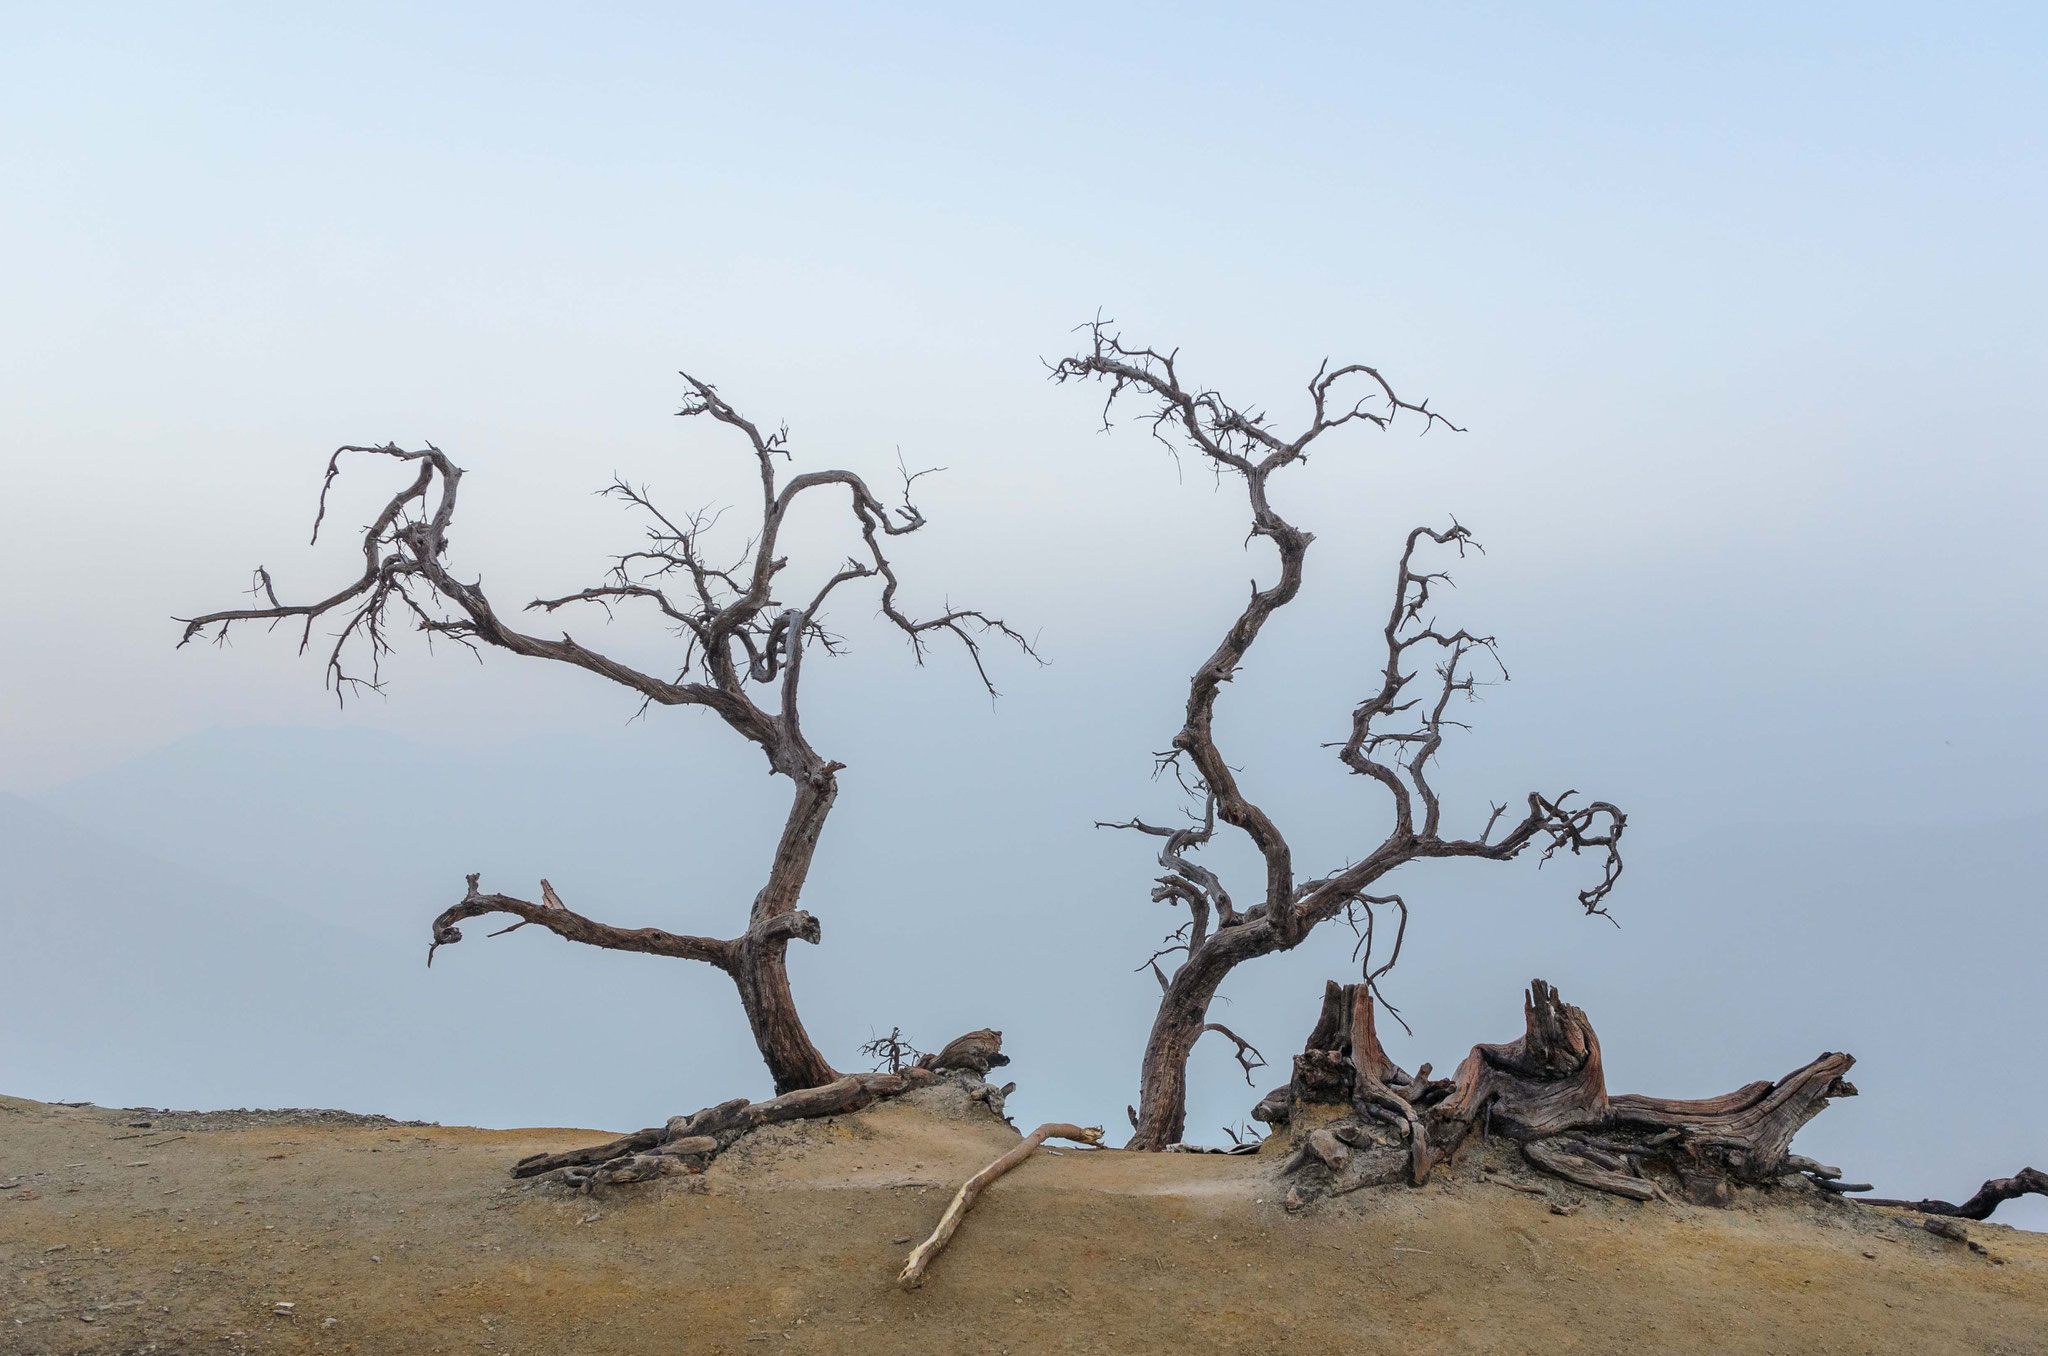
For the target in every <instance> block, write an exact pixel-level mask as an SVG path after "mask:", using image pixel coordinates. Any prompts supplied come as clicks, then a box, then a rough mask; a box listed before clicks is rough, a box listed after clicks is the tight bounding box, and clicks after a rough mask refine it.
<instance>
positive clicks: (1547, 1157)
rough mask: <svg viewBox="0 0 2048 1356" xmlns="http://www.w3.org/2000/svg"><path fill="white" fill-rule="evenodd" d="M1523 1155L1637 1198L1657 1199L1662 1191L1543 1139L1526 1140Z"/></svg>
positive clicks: (1570, 1177) (1571, 1178) (1555, 1171)
mask: <svg viewBox="0 0 2048 1356" xmlns="http://www.w3.org/2000/svg"><path fill="white" fill-rule="evenodd" d="M1522 1155H1523V1157H1525V1158H1527V1159H1528V1160H1529V1161H1530V1162H1531V1163H1533V1164H1535V1165H1536V1166H1537V1167H1539V1168H1541V1169H1543V1171H1545V1172H1547V1173H1550V1174H1552V1175H1553V1176H1557V1177H1562V1178H1564V1179H1565V1180H1566V1181H1567V1182H1575V1183H1577V1184H1578V1185H1580V1186H1582V1187H1589V1188H1591V1189H1592V1190H1594V1191H1606V1192H1611V1193H1612V1194H1614V1195H1616V1196H1626V1197H1628V1198H1629V1199H1630V1200H1636V1201H1648V1200H1654V1199H1655V1198H1656V1197H1657V1196H1659V1195H1661V1194H1662V1193H1660V1192H1659V1191H1658V1190H1657V1188H1656V1187H1654V1186H1652V1185H1651V1184H1650V1183H1648V1182H1645V1181H1642V1180H1641V1179H1639V1178H1635V1177H1630V1176H1627V1175H1626V1174H1623V1173H1619V1172H1616V1171H1614V1170H1613V1169H1611V1168H1603V1167H1601V1166H1600V1165H1599V1164H1597V1163H1593V1162H1591V1161H1589V1160H1587V1159H1586V1158H1584V1157H1582V1156H1581V1155H1579V1154H1574V1153H1569V1152H1566V1151H1565V1150H1564V1149H1561V1148H1558V1147H1555V1146H1553V1145H1551V1144H1548V1143H1546V1142H1544V1141H1542V1140H1531V1141H1529V1142H1528V1143H1526V1144H1524V1145H1523V1146H1522Z"/></svg>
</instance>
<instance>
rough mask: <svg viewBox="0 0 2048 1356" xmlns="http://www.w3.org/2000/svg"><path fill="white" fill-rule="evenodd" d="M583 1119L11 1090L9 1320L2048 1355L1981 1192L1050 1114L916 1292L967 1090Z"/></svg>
mask: <svg viewBox="0 0 2048 1356" xmlns="http://www.w3.org/2000/svg"><path fill="white" fill-rule="evenodd" d="M138 1121H149V1122H151V1124H148V1125H138V1124H131V1122H138ZM597 1137H600V1136H599V1132H593V1131H589V1130H568V1129H538V1130H474V1129H467V1128H457V1127H442V1126H421V1125H403V1124H399V1123H396V1122H392V1121H387V1120H384V1119H382V1118H379V1117H357V1116H349V1115H346V1114H344V1113H332V1112H329V1113H288V1112H287V1113H275V1112H268V1113H208V1114H206V1115H194V1114H191V1113H148V1112H133V1111H126V1112H124V1111H111V1110H107V1109H103V1108H96V1107H78V1108H66V1107H58V1106H51V1105H46V1104H43V1103H38V1102H24V1101H16V1100H11V1099H5V1098H0V1187H4V1188H5V1189H4V1190H0V1351H4V1352H7V1353H20V1354H21V1356H34V1354H37V1353H46V1352H49V1353H56V1352H65V1353H69V1352H94V1353H99V1352H106V1353H116V1352H118V1353H130V1352H135V1353H199V1352H206V1353H233V1352H360V1353H365V1354H366V1356H370V1354H374V1356H384V1354H385V1353H392V1354H394V1356H395V1354H399V1353H413V1352H471V1353H478V1352H500V1353H519V1354H521V1356H525V1354H529V1353H534V1354H539V1353H574V1354H575V1356H599V1354H601V1353H612V1352H664V1353H666V1352H692V1353H695V1352H729V1353H752V1352H757V1351H791V1352H821V1353H822V1352H855V1351H859V1352H863V1353H875V1352H899V1351H900V1352H947V1353H952V1352H969V1351H971V1352H986V1353H1003V1352H1016V1353H1027V1352H1028V1353H1039V1352H1083V1351H1089V1352H1112V1353H1125V1352H1130V1353H1137V1352H1169V1351H1216V1352H1247V1353H1268V1352H1270V1353H1283V1352H1284V1353H1288V1354H1289V1356H1295V1354H1296V1353H1302V1352H1331V1353H1336V1352H1344V1353H1354V1352H1400V1353H1403V1356H1415V1354H1416V1353H1426V1352H1516V1351H1536V1350H1542V1351H1545V1352H1631V1353H1634V1352H1662V1351H1709V1350H1711V1351H1726V1352H1782V1353H1788V1356H1789V1354H1790V1353H1809V1352H1893V1351H1899V1352H1905V1351H1911V1352H1994V1353H2011V1354H2013V1356H2017V1354H2018V1353H2048V1236H2043V1235H2036V1234H2027V1233H2016V1232H2014V1231H2012V1230H2009V1229H2004V1228H2001V1227H1999V1226H1996V1225H1982V1224H1980V1225H1971V1226H1969V1227H1970V1234H1971V1237H1972V1238H1973V1239H1975V1240H1976V1241H1978V1242H1979V1243H1981V1244H1982V1245H1983V1246H1985V1247H1986V1248H1988V1249H1989V1251H1990V1253H1991V1257H1989V1258H1987V1257H1985V1256H1980V1255H1977V1254H1974V1253H1972V1252H1970V1251H1969V1250H1968V1249H1967V1248H1966V1247H1964V1246H1963V1245H1962V1244H1959V1243H1955V1242H1950V1241H1947V1240H1944V1239H1940V1238H1937V1237H1935V1236H1933V1235H1931V1234H1929V1233H1927V1232H1925V1231H1924V1230H1922V1229H1921V1228H1920V1227H1919V1220H1918V1219H1917V1218H1916V1217H1913V1216H1905V1215H1895V1214H1893V1213H1891V1212H1887V1211H1878V1210H1872V1209H1868V1208H1865V1207H1858V1206H1852V1205H1847V1204H1843V1203H1840V1202H1832V1201H1826V1200H1821V1199H1818V1198H1817V1197H1815V1196H1809V1195H1807V1194H1805V1193H1798V1194H1793V1195H1790V1196H1789V1199H1788V1195H1787V1194H1786V1193H1774V1194H1773V1195H1772V1196H1771V1197H1769V1198H1763V1197H1757V1198H1752V1199H1745V1200H1742V1201H1739V1202H1738V1203H1737V1205H1736V1207H1735V1208H1731V1209H1727V1210H1712V1209H1696V1208H1693V1207H1684V1206H1667V1205H1662V1204H1654V1205H1649V1206H1636V1205H1633V1204H1631V1203H1629V1202H1625V1201H1619V1200H1610V1199H1607V1198H1594V1199H1584V1198H1582V1197H1581V1195H1580V1194H1579V1193H1577V1192H1575V1191H1572V1190H1570V1189H1568V1188H1563V1187H1560V1186H1557V1185H1555V1184H1552V1185H1551V1186H1549V1187H1548V1188H1547V1190H1548V1193H1549V1194H1547V1195H1542V1196H1539V1195H1535V1194H1528V1193H1524V1192H1520V1191H1515V1190H1511V1189H1508V1188H1507V1187H1506V1186H1504V1185H1503V1184H1502V1183H1503V1181H1507V1180H1512V1181H1518V1182H1521V1183H1523V1184H1525V1185H1527V1184H1533V1183H1534V1182H1535V1179H1532V1178H1529V1177H1526V1176H1522V1175H1520V1173H1519V1170H1518V1169H1516V1168H1515V1166H1514V1165H1513V1164H1512V1163H1511V1162H1510V1160H1509V1157H1508V1156H1507V1155H1506V1154H1503V1153H1500V1152H1498V1150H1494V1149H1488V1148H1487V1147H1485V1146H1480V1147H1478V1148H1476V1149H1474V1150H1471V1151H1468V1152H1467V1153H1466V1154H1464V1155H1462V1156H1461V1159H1460V1162H1459V1164H1458V1165H1457V1168H1456V1170H1455V1171H1454V1172H1452V1173H1450V1174H1448V1175H1447V1176H1446V1177H1445V1179H1444V1180H1442V1181H1439V1182H1434V1183H1432V1184H1431V1185H1430V1186H1428V1187H1425V1188H1423V1189H1421V1190H1408V1189H1406V1188H1401V1187H1385V1188H1373V1189H1369V1190H1365V1191H1359V1192H1355V1193H1352V1194H1349V1195H1345V1196H1342V1197H1340V1198H1337V1199H1334V1200H1329V1201H1325V1202H1323V1203H1322V1204H1320V1205H1317V1206H1315V1207H1312V1208H1311V1209H1309V1210H1307V1211H1305V1212H1303V1213H1300V1214H1289V1213H1287V1212H1286V1211H1285V1210H1284V1209H1283V1208H1282V1206H1281V1204H1280V1199H1281V1194H1282V1190H1281V1187H1280V1186H1278V1185H1276V1178H1275V1173H1276V1171H1277V1167H1278V1164H1277V1162H1276V1161H1275V1156H1274V1155H1262V1156H1258V1157H1245V1158H1229V1157H1221V1156H1214V1157H1211V1156H1197V1155H1136V1154H1123V1153H1119V1152H1113V1151H1112V1152H1094V1153H1091V1152H1087V1151H1083V1150H1077V1149H1068V1150H1064V1151H1062V1152H1060V1153H1059V1154H1057V1155H1047V1154H1040V1155H1038V1156H1036V1157H1034V1158H1033V1159H1032V1160H1031V1161H1030V1162H1028V1163H1026V1164H1025V1165H1024V1166H1023V1167H1021V1168H1019V1169H1018V1170H1017V1171H1016V1172H1014V1173H1012V1174H1011V1175H1010V1176H1008V1177H1006V1178H1005V1179H1004V1180H1003V1181H1002V1182H1001V1183H999V1184H998V1185H997V1186H995V1187H993V1188H991V1189H990V1191H989V1192H988V1194H987V1195H986V1196H985V1197H984V1198H983V1200H982V1203H981V1204H980V1205H979V1206H978V1207H977V1208H976V1210H975V1211H974V1213H973V1214H972V1215H971V1216H970V1217H969V1218H968V1221H967V1223H966V1224H965V1225H964V1226H963V1227H962V1229H961V1231H960V1234H959V1235H958V1237H957V1238H956V1239H955V1240H954V1243H953V1246H952V1247H951V1249H949V1250H948V1251H947V1253H946V1254H945V1255H944V1256H943V1257H942V1258H940V1259H939V1261H938V1262H937V1263H936V1264H935V1265H934V1267H933V1268H932V1273H931V1277H930V1281H929V1283H928V1284H927V1285H926V1287H925V1288H924V1289H922V1290H919V1291H916V1292H914V1293H907V1294H906V1293H904V1292H902V1291H899V1290H898V1289H897V1288H896V1286H895V1284H894V1278H895V1275H896V1272H897V1270H898V1268H899V1267H900V1266H901V1265H902V1262H903V1258H904V1255H905V1254H906V1253H907V1252H908V1251H909V1248H910V1245H911V1243H912V1242H913V1241H915V1240H916V1239H920V1238H922V1237H923V1236H924V1235H925V1233H927V1232H928V1231H929V1230H930V1229H931V1227H932V1225H933V1224H934V1223H935V1222H936V1220H937V1218H938V1215H939V1212H940V1210H941V1209H942V1208H943V1207H944V1205H945V1202H946V1200H947V1198H948V1197H949V1195H950V1194H951V1191H952V1189H953V1188H954V1187H955V1186H957V1184H958V1183H959V1181H960V1180H961V1179H962V1178H964V1177H965V1176H966V1175H967V1174H968V1173H970V1172H972V1171H973V1170H975V1169H976V1168H978V1167H980V1166H981V1165H982V1164H984V1163H985V1162H986V1161H987V1160H988V1159H990V1158H992V1157H994V1156H995V1155H996V1154H997V1153H1000V1152H1001V1151H1002V1150H1003V1149H1004V1148H1005V1147H1007V1146H1008V1145H1010V1144H1013V1143H1015V1132H1014V1131H1012V1130H1010V1129H1009V1128H1008V1127H1006V1126H1004V1125H1002V1124H1001V1123H999V1122H997V1121H995V1120H994V1119H993V1118H992V1117H990V1116H988V1115H987V1113H986V1112H985V1111H981V1110H976V1109H972V1108H969V1107H968V1106H966V1105H965V1104H964V1103H963V1102H962V1100H961V1099H960V1098H959V1097H958V1096H957V1094H953V1093H952V1092H951V1090H947V1089H938V1090H932V1091H930V1092H925V1093H920V1094H916V1095H915V1097H914V1098H905V1099H903V1100H902V1101H899V1102H892V1103H885V1104H883V1105H881V1106H879V1107H876V1108H873V1109H871V1110H869V1111H867V1112H863V1113H861V1114H859V1115H856V1116H848V1117H840V1118H837V1119H835V1120H832V1121H828V1122H814V1123H811V1124H808V1125H803V1126H797V1127H778V1128H776V1129H775V1130H773V1131H770V1132H766V1133H763V1134H761V1135H757V1136H755V1137H754V1138H753V1139H751V1140H749V1141H746V1142H743V1143H742V1144H740V1145H738V1146H735V1148H734V1149H733V1150H732V1151H730V1152H729V1153H728V1154H726V1155H725V1156H723V1157H722V1158H721V1159H720V1160H719V1161H718V1162H717V1163H715V1164H714V1165H713V1166H712V1168H711V1170H710V1171H709V1172H708V1173H706V1174H705V1175H703V1176H702V1177H696V1178H674V1179H665V1180H663V1181H661V1182H659V1183H654V1184H650V1185H644V1186H638V1187H630V1188H620V1189H614V1190H612V1191H611V1192H609V1193H608V1194H606V1195H603V1196H599V1197H595V1198H586V1197H579V1196H574V1195H570V1194H568V1193H566V1192H564V1191H562V1190H561V1189H560V1188H558V1187H555V1186H553V1185H551V1184H545V1183H515V1182H513V1181H512V1180H511V1179H510V1178H509V1177H508V1176H507V1175H506V1167H507V1166H508V1165H509V1164H510V1163H511V1162H512V1161H513V1160H515V1159H517V1158H519V1157H521V1156H522V1155H525V1154H528V1153H532V1152H536V1151H538V1150H543V1149H563V1148H570V1147H574V1146H577V1145H579V1144H584V1143H590V1142H594V1139H595V1138H597ZM1489 1155H1491V1157H1492V1161H1491V1165H1492V1166H1493V1167H1494V1168H1495V1172H1494V1173H1492V1174H1489V1173H1487V1172H1486V1171H1485V1169H1486V1168H1487V1167H1488V1166H1489V1164H1488V1161H1487V1160H1488V1157H1489ZM1553 1202H1555V1203H1557V1204H1560V1205H1564V1206H1566V1207H1567V1208H1569V1206H1570V1205H1571V1204H1572V1203H1575V1202H1576V1203H1579V1208H1578V1209H1577V1210H1576V1212H1575V1213H1573V1214H1570V1215H1558V1214H1554V1213H1552V1211H1551V1208H1550V1207H1551V1205H1552V1203H1553ZM1994 1258H1995V1259H1996V1260H1993V1259H1994ZM280 1303H283V1304H288V1305H290V1306H291V1307H290V1309H289V1310H288V1311H286V1312H284V1313H280V1312H279V1311H278V1310H277V1306H278V1305H279V1304H280Z"/></svg>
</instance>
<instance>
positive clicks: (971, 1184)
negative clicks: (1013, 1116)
mask: <svg viewBox="0 0 2048 1356" xmlns="http://www.w3.org/2000/svg"><path fill="white" fill-rule="evenodd" d="M1049 1139H1070V1140H1073V1141H1074V1142H1075V1143H1077V1144H1100V1143H1102V1127H1101V1126H1099V1125H1092V1126H1088V1127H1087V1128H1085V1129H1084V1128H1083V1127H1081V1126H1078V1125H1068V1124H1066V1123H1064V1122H1059V1121H1055V1122H1050V1123H1048V1124H1045V1125H1041V1126H1039V1127H1038V1128H1037V1129H1036V1130H1033V1131H1032V1132H1031V1133H1030V1134H1028V1135H1026V1136H1024V1139H1023V1142H1022V1143H1020V1144H1018V1145H1017V1147H1016V1148H1014V1149H1012V1150H1010V1151H1009V1152H1008V1153H1006V1154H1004V1155H1003V1156H1002V1157H1001V1158H998V1159H997V1160H996V1161H995V1162H993V1163H991V1164H989V1165H988V1166H987V1167H985V1168H983V1169H982V1170H981V1171H980V1172H977V1173H975V1174H974V1176H972V1177H970V1178H968V1179H967V1180H966V1181H965V1182H964V1183H962V1184H961V1187H960V1190H958V1191H956V1192H954V1193H953V1199H952V1201H951V1202H950V1203H948V1205H947V1206H946V1213H945V1214H943V1215H941V1216H940V1217H939V1227H938V1228H936V1229H934V1230H932V1236H931V1237H930V1238H927V1239H926V1240H925V1241H924V1242H922V1243H920V1244H918V1245H917V1247H916V1248H915V1249H913V1250H912V1251H911V1254H910V1257H909V1258H908V1260H906V1261H905V1262H904V1264H903V1274H902V1275H900V1276H898V1277H897V1278H896V1283H897V1284H898V1285H900V1286H902V1287H903V1288H904V1289H905V1290H915V1289H917V1287H919V1286H921V1285H923V1284H924V1273H925V1268H927V1267H929V1266H930V1265H931V1264H932V1259H933V1258H934V1257H937V1256H938V1255H939V1253H940V1251H941V1250H942V1249H944V1248H945V1246H946V1244H947V1242H948V1241H949V1240H950V1239H951V1238H952V1237H953V1234H954V1231H955V1230H957V1229H958V1228H959V1227H960V1221H961V1220H963V1219H965V1218H966V1217H967V1212H968V1211H969V1210H970V1209H972V1208H973V1207H974V1202H975V1200H976V1198H978V1197H979V1196H980V1195H981V1193H982V1190H983V1189H984V1188H985V1187H987V1186H988V1184H989V1183H990V1182H993V1181H995V1180H996V1178H998V1177H1001V1176H1002V1175H1003V1174H1004V1173H1006V1172H1008V1171H1009V1170H1010V1169H1011V1168H1014V1167H1016V1166H1017V1165H1018V1164H1019V1163H1022V1162H1023V1161H1024V1160H1025V1159H1027V1158H1029V1157H1031V1153H1032V1151H1033V1150H1034V1149H1036V1148H1037V1147H1038V1146H1039V1145H1041V1144H1043V1143H1045V1142H1046V1141H1047V1140H1049Z"/></svg>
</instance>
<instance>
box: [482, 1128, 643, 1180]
mask: <svg viewBox="0 0 2048 1356" xmlns="http://www.w3.org/2000/svg"><path fill="white" fill-rule="evenodd" d="M667 1133H668V1132H667V1131H666V1130H664V1129H663V1128H662V1127H660V1126H655V1127H653V1128H652V1129H648V1130H636V1131H634V1132H633V1133H632V1134H630V1135H621V1136H619V1137H618V1138H617V1139H613V1140H606V1141H605V1142H604V1143H603V1144H593V1145H591V1146H590V1147H589V1148H587V1149H571V1150H569V1151H568V1152H566V1153H559V1154H528V1155H527V1156H526V1157H525V1158H522V1159H520V1160H519V1161H518V1162H517V1163H515V1164H513V1165H512V1175H513V1176H514V1177H538V1176H540V1175H541V1174H542V1173H544V1172H553V1171H554V1170H555V1169H557V1168H573V1167H578V1166H580V1165H582V1164H585V1163H602V1162H604V1161H605V1160H607V1159H612V1158H619V1157H622V1156H625V1155H628V1154H636V1153H642V1152H645V1151H646V1150H648V1149H652V1148H653V1147H654V1146H655V1145H657V1144H659V1143H661V1142H662V1139H663V1138H664V1137H665V1136H666V1135H667Z"/></svg>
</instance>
